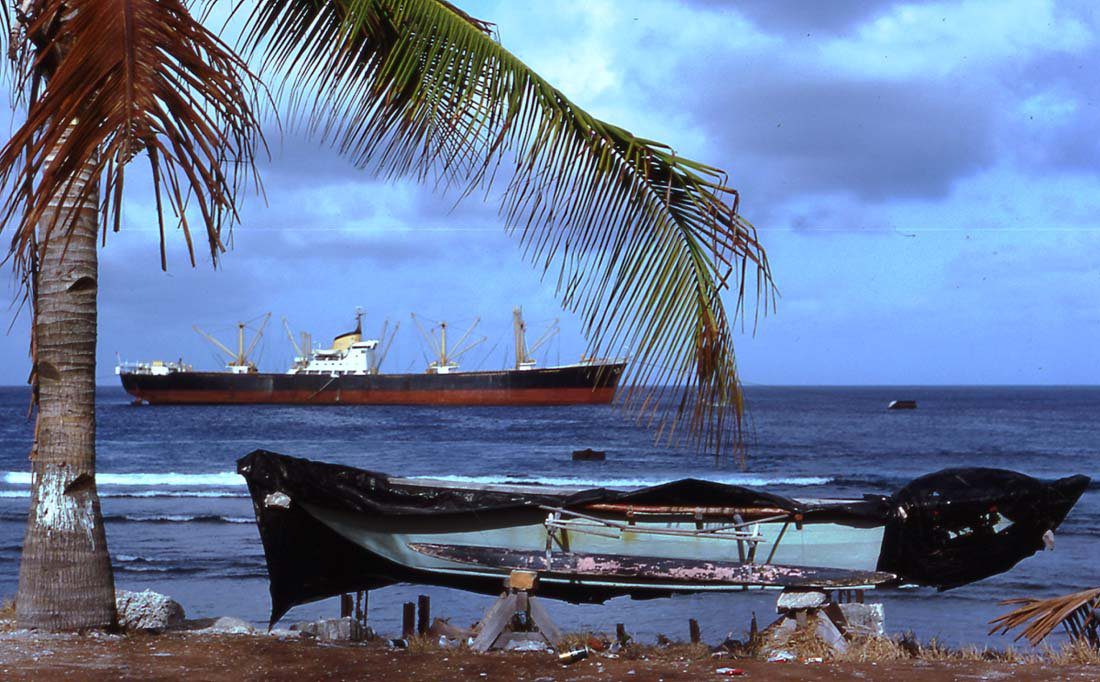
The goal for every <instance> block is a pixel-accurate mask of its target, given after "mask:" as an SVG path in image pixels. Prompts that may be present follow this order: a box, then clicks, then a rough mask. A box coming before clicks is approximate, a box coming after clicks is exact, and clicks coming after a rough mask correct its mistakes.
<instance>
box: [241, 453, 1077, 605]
mask: <svg viewBox="0 0 1100 682" xmlns="http://www.w3.org/2000/svg"><path fill="white" fill-rule="evenodd" d="M237 469H238V472H239V473H240V474H241V475H242V476H244V478H245V479H246V480H247V482H248V488H249V492H250V494H251V496H252V501H253V506H254V509H255V512H256V519H257V524H258V526H259V529H260V536H261V538H262V540H263V545H264V552H265V554H266V558H267V567H268V575H269V578H270V581H271V596H272V622H273V623H274V622H275V621H277V620H278V619H279V618H281V617H282V615H283V614H284V613H285V612H286V611H287V610H288V609H290V608H291V607H293V606H295V605H297V604H302V603H306V602H309V601H314V600H317V599H322V598H325V597H330V596H333V595H337V594H342V593H346V592H353V591H358V590H366V589H374V588H377V587H382V586H385V585H389V584H393V583H397V582H412V583H423V584H435V585H443V586H451V587H458V588H463V589H468V590H474V591H479V592H484V593H490V594H492V593H496V592H498V591H499V589H500V584H501V578H502V577H503V576H506V575H507V574H508V573H509V572H510V571H512V570H516V569H522V570H531V571H536V572H538V573H539V580H540V587H539V593H540V594H543V595H546V596H552V597H557V598H560V599H565V600H568V601H573V602H601V601H603V600H606V599H608V598H610V597H613V596H616V595H623V594H626V595H631V596H635V597H654V596H664V595H668V594H672V593H676V592H702V591H728V590H741V589H746V588H749V587H770V588H814V587H818V588H859V587H869V586H875V585H884V584H899V583H911V584H920V585H932V586H936V587H939V588H941V589H947V588H950V587H955V586H958V585H962V584H966V583H969V582H973V581H975V580H980V579H982V578H985V577H988V576H990V575H994V574H996V573H1000V572H1003V571H1005V570H1008V569H1009V568H1011V567H1012V566H1013V565H1015V564H1016V563H1017V562H1019V561H1020V560H1021V559H1023V558H1025V557H1027V556H1030V555H1032V554H1034V553H1035V552H1036V551H1038V550H1040V549H1042V548H1043V547H1044V546H1045V543H1046V542H1049V541H1052V540H1051V539H1052V537H1053V536H1052V533H1053V531H1054V530H1055V529H1056V528H1057V527H1058V526H1059V524H1061V522H1062V520H1063V519H1064V518H1065V516H1066V514H1067V513H1068V512H1069V510H1070V509H1071V508H1072V507H1073V505H1074V504H1075V503H1076V502H1077V499H1078V497H1080V495H1081V494H1082V492H1083V491H1084V490H1085V488H1086V487H1087V485H1088V483H1089V479H1088V478H1087V477H1084V476H1071V477H1068V478H1063V479H1059V480H1057V481H1050V482H1045V481H1040V480H1037V479H1034V478H1031V477H1029V476H1025V475H1023V474H1019V473H1015V472H1011V471H1005V470H1001V469H978V468H975V469H950V470H944V471H941V472H939V473H935V474H930V475H928V476H924V477H921V478H918V479H916V480H914V481H912V482H911V483H910V484H908V485H906V486H905V487H903V488H902V489H901V490H899V491H898V492H897V493H895V494H894V495H891V496H882V495H867V496H865V497H863V498H861V499H851V500H839V499H837V500H798V499H792V498H788V497H783V496H780V495H774V494H771V493H767V492H763V491H756V490H752V489H749V488H743V487H739V486H731V485H724V484H719V483H713V482H708V481H701V480H695V479H685V480H681V481H676V482H672V483H666V484H663V485H657V486H653V487H648V488H641V489H634V490H610V489H605V488H596V489H574V488H561V487H548V486H541V485H507V486H504V485H500V486H498V485H459V484H455V483H453V482H443V481H432V480H423V479H402V478H394V477H390V476H386V475H384V474H379V473H375V472H370V471H365V470H362V469H356V468H352V467H347V466H341V465H335V464H327V463H323V462H315V461H310V460H306V459H299V458H294V457H288V456H285V455H279V454H276V453H272V452H268V451H264V450H257V451H255V452H252V453H251V454H249V455H247V456H245V457H243V458H242V459H241V460H240V461H239V462H238V465H237Z"/></svg>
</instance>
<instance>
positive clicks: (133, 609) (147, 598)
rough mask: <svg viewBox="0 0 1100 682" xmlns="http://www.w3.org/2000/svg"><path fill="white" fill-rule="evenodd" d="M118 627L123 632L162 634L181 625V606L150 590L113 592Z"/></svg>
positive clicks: (182, 616)
mask: <svg viewBox="0 0 1100 682" xmlns="http://www.w3.org/2000/svg"><path fill="white" fill-rule="evenodd" d="M115 609H116V610H117V611H118V625H119V627H121V628H122V629H123V630H147V631H151V632H163V631H164V630H167V629H169V628H173V627H177V626H179V625H182V624H183V619H184V613H183V606H181V605H180V603H179V602H177V601H176V600H174V599H172V598H171V597H168V596H166V595H163V594H160V593H159V592H154V591H152V590H143V591H141V592H130V591H127V590H117V591H116V592H115Z"/></svg>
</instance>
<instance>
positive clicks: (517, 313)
mask: <svg viewBox="0 0 1100 682" xmlns="http://www.w3.org/2000/svg"><path fill="white" fill-rule="evenodd" d="M512 331H513V332H514V336H515V340H516V369H519V368H520V365H522V364H524V363H526V362H531V358H530V357H528V355H527V323H526V322H524V321H523V308H520V307H519V306H516V307H515V308H512Z"/></svg>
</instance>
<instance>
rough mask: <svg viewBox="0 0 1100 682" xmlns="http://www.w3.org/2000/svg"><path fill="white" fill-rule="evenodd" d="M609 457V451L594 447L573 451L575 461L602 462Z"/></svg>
mask: <svg viewBox="0 0 1100 682" xmlns="http://www.w3.org/2000/svg"><path fill="white" fill-rule="evenodd" d="M605 459H607V453H606V452H604V451H603V450H593V449H592V448H585V449H583V450H574V451H573V461H574V462H602V461H604V460H605Z"/></svg>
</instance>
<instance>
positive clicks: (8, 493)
mask: <svg viewBox="0 0 1100 682" xmlns="http://www.w3.org/2000/svg"><path fill="white" fill-rule="evenodd" d="M30 496H31V491H30V489H29V488H26V489H23V490H0V498H4V497H23V498H26V497H30ZM99 496H100V497H241V498H246V497H248V493H247V492H231V491H228V490H226V491H222V490H131V491H126V492H122V491H110V490H108V491H102V490H101V491H99Z"/></svg>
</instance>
